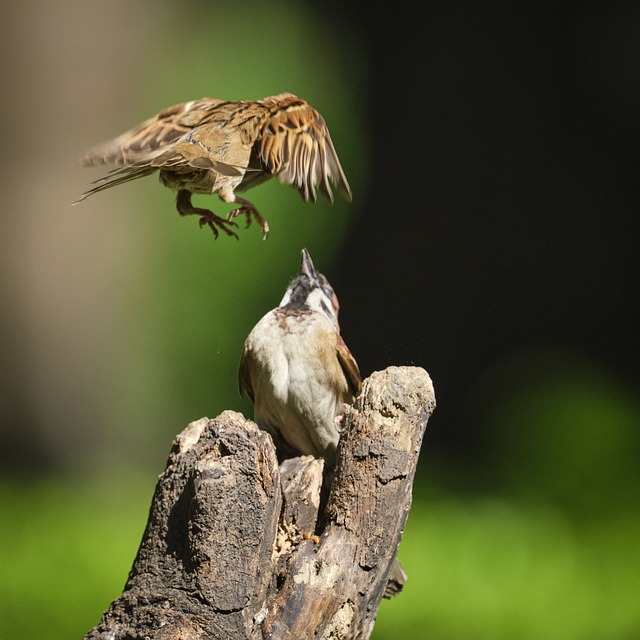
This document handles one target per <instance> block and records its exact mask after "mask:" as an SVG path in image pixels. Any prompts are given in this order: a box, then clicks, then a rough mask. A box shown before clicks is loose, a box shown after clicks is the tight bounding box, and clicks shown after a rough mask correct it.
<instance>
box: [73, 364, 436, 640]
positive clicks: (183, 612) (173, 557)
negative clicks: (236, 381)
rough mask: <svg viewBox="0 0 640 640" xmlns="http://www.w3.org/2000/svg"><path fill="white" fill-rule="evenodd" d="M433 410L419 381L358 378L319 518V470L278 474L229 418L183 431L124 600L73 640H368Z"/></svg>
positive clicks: (250, 427)
mask: <svg viewBox="0 0 640 640" xmlns="http://www.w3.org/2000/svg"><path fill="white" fill-rule="evenodd" d="M434 408H435V396H434V393H433V386H432V383H431V380H430V378H429V375H428V374H427V373H426V371H424V370H423V369H420V368H416V367H389V368H388V369H385V370H384V371H381V372H376V373H374V374H372V375H371V376H370V377H369V378H367V379H366V380H365V381H364V383H363V389H362V392H361V394H360V396H359V397H358V398H357V400H356V402H355V404H354V407H353V408H349V409H348V410H347V411H346V414H345V421H344V428H343V433H342V437H341V440H340V445H339V447H338V455H337V460H336V471H335V476H334V478H333V482H332V484H331V489H330V492H329V496H328V499H327V500H326V504H324V503H323V504H321V500H320V495H321V487H322V471H323V461H322V460H316V459H314V458H312V457H310V456H302V457H299V458H292V459H290V460H286V461H284V462H283V463H282V464H281V465H280V467H278V462H277V458H276V454H275V450H274V447H273V444H272V442H271V438H270V437H269V436H268V435H267V434H266V433H265V432H263V431H261V430H260V429H258V427H257V426H256V425H255V424H254V423H253V422H251V421H250V420H246V419H245V418H244V417H243V416H242V415H241V414H239V413H236V412H234V411H225V412H223V413H222V414H221V415H219V416H218V417H217V418H215V419H213V420H209V419H207V418H202V419H201V420H198V421H197V422H193V423H191V424H190V425H188V426H187V427H186V428H185V429H184V431H182V433H180V435H178V436H177V438H176V440H175V442H174V444H173V447H172V449H171V452H170V455H169V459H168V462H167V466H166V469H165V471H164V472H163V474H162V475H161V476H160V478H159V480H158V484H157V486H156V490H155V494H154V497H153V501H152V505H151V510H150V513H149V519H148V522H147V526H146V529H145V532H144V535H143V538H142V542H141V544H140V548H139V550H138V554H137V557H136V559H135V561H134V563H133V567H132V569H131V571H130V573H129V578H128V581H127V583H126V585H125V589H124V592H123V593H122V595H121V596H120V597H118V598H117V599H116V600H114V601H113V603H112V604H111V606H110V607H109V609H108V610H107V611H106V612H105V613H104V615H103V616H102V619H101V621H100V623H99V624H98V625H97V626H96V627H94V628H93V629H92V630H91V631H90V632H89V633H88V634H87V635H86V636H85V640H107V639H108V640H134V639H136V640H137V639H140V640H142V639H143V638H145V639H153V640H168V639H170V638H171V639H179V640H195V639H201V638H202V639H205V638H206V639H207V640H210V639H217V638H220V639H224V640H228V639H236V638H237V639H245V638H246V639H254V638H255V639H258V638H270V639H285V638H286V639H291V640H302V639H304V638H335V639H344V640H346V639H351V638H369V636H370V635H371V632H372V630H373V625H374V622H375V617H376V614H377V610H378V606H379V604H380V600H381V599H382V597H383V593H384V591H385V588H386V586H387V578H388V574H389V570H390V568H391V566H392V563H393V561H394V559H395V557H396V552H397V548H398V545H399V544H400V539H401V537H402V532H403V529H404V524H405V520H406V517H407V513H408V511H409V508H410V506H411V490H412V485H413V478H414V475H415V469H416V464H417V460H418V454H419V451H420V446H421V443H422V436H423V434H424V429H425V427H426V424H427V421H428V419H429V416H430V415H431V413H432V412H433V409H434ZM408 570H409V572H411V567H408Z"/></svg>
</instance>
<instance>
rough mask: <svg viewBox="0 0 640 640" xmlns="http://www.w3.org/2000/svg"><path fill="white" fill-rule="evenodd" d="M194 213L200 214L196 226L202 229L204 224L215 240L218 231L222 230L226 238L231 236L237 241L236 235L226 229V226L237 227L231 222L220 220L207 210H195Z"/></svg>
mask: <svg viewBox="0 0 640 640" xmlns="http://www.w3.org/2000/svg"><path fill="white" fill-rule="evenodd" d="M195 211H196V212H197V213H198V214H200V220H198V224H199V225H200V228H201V229H202V227H204V225H205V224H206V225H207V226H208V227H209V229H211V231H213V235H214V237H215V238H217V237H218V235H219V233H218V229H222V231H224V232H225V233H226V234H227V235H228V236H233V237H234V238H235V239H236V240H238V234H237V233H235V231H232V230H231V229H228V228H227V226H231V227H236V228H237V227H238V225H237V224H236V223H235V222H232V221H231V220H226V219H225V218H221V217H220V216H217V215H216V214H215V213H213V211H209V210H208V209H195Z"/></svg>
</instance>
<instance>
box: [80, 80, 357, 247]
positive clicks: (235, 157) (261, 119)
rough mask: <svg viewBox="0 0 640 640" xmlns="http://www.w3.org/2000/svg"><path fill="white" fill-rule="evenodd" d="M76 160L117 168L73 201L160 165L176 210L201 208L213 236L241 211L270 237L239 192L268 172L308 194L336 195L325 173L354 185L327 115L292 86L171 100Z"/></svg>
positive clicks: (340, 186)
mask: <svg viewBox="0 0 640 640" xmlns="http://www.w3.org/2000/svg"><path fill="white" fill-rule="evenodd" d="M81 162H82V164H83V165H84V166H97V165H115V168H114V169H112V170H111V171H110V172H109V173H108V174H107V175H106V176H104V177H102V178H99V179H98V180H96V181H94V182H93V185H94V186H93V187H92V188H91V189H89V190H87V191H86V192H85V193H83V194H82V196H81V197H80V199H79V200H78V201H77V202H81V201H82V200H84V199H85V198H87V197H88V196H90V195H92V194H94V193H97V192H98V191H102V190H104V189H108V188H109V187H114V186H116V185H119V184H124V183H125V182H129V181H130V180H136V179H137V178H143V177H145V176H148V175H151V174H152V173H155V172H156V171H159V172H160V181H161V182H162V184H164V185H165V186H166V187H168V188H170V189H173V190H175V191H177V192H178V195H177V200H176V207H177V209H178V212H179V213H180V215H181V216H187V215H196V216H199V218H200V226H201V227H203V226H204V225H207V226H208V227H209V228H210V229H211V230H212V232H213V234H214V236H215V237H216V238H217V237H218V233H219V231H223V232H224V233H226V234H227V235H230V236H234V237H236V238H237V237H238V236H237V234H236V233H235V231H234V230H233V228H234V227H237V224H236V223H235V222H234V220H233V219H234V218H235V217H236V216H239V215H244V216H246V222H247V226H249V225H250V224H251V221H252V220H255V221H256V222H257V223H258V224H259V226H260V228H261V229H262V233H263V238H266V237H267V234H268V232H269V225H268V224H267V221H266V220H265V219H264V218H263V217H262V216H261V215H260V213H259V212H258V210H257V209H256V207H255V206H254V205H253V204H252V203H251V202H250V201H249V200H246V199H244V198H241V197H240V196H238V195H236V192H240V193H242V192H244V191H247V190H248V189H251V188H252V187H255V186H257V185H259V184H261V183H263V182H265V181H266V180H268V179H269V178H272V177H276V178H277V179H278V181H280V182H282V183H284V184H288V185H291V186H293V187H295V188H296V189H298V191H299V192H300V194H301V196H302V198H303V200H304V201H305V202H308V201H309V200H312V201H315V200H316V189H319V190H320V192H321V193H322V194H323V195H324V196H326V198H327V199H328V200H329V201H330V202H333V193H332V191H331V186H330V183H329V180H331V182H333V184H334V186H335V188H336V189H337V190H338V192H339V193H340V194H341V195H342V196H343V197H344V198H345V199H346V200H347V201H351V188H350V187H349V183H348V182H347V178H346V176H345V174H344V171H343V170H342V167H341V165H340V161H339V159H338V155H337V153H336V150H335V148H334V146H333V142H332V141H331V136H330V135H329V129H328V128H327V125H326V123H325V121H324V118H323V117H322V116H321V115H320V113H318V112H317V111H316V110H315V109H314V108H313V107H311V106H310V105H309V104H308V103H307V102H306V101H305V100H303V99H302V98H298V97H297V96H294V95H293V94H291V93H282V94H280V95H277V96H271V97H268V98H264V99H263V100H241V101H238V102H230V101H224V100H218V99H216V98H202V99H200V100H192V101H191V102H185V103H183V104H179V105H176V106H173V107H169V108H168V109H165V110H164V111H161V112H160V113H159V114H157V115H156V116H154V117H152V118H149V119H148V120H145V121H144V122H142V123H141V124H139V125H137V126H136V127H133V128H132V129H130V130H129V131H126V132H125V133H123V134H122V135H120V136H118V137H117V138H114V139H113V140H109V141H108V142H105V143H103V144H99V145H97V146H95V147H93V148H91V149H89V150H88V151H87V152H86V153H85V155H84V156H83V157H82V158H81ZM193 193H199V194H214V193H215V194H217V195H218V197H219V198H220V199H221V200H222V201H223V202H226V203H231V204H235V205H237V206H236V208H235V209H233V210H232V211H231V212H229V213H228V215H227V217H226V218H224V217H222V216H218V215H216V214H215V213H213V211H210V210H208V209H204V208H200V207H194V206H193V205H192V204H191V195H192V194H193ZM77 202H76V203H74V204H77Z"/></svg>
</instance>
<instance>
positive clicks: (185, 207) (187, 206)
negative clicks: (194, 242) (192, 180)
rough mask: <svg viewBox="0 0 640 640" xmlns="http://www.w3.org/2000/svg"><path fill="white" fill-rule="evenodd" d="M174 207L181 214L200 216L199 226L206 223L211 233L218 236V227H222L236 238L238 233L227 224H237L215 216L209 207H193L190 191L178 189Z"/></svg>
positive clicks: (235, 225)
mask: <svg viewBox="0 0 640 640" xmlns="http://www.w3.org/2000/svg"><path fill="white" fill-rule="evenodd" d="M176 208H177V209H178V213H179V214H180V215H181V216H200V220H199V222H200V227H204V225H205V224H206V225H208V226H209V228H210V229H211V231H213V235H214V236H215V237H216V238H217V237H218V229H219V228H220V229H222V230H223V231H224V232H225V233H226V234H227V235H228V236H233V237H234V238H235V239H236V240H238V234H237V233H234V232H233V231H231V229H228V228H227V227H228V226H233V227H237V226H238V225H237V224H236V223H235V222H231V220H225V219H224V218H221V217H220V216H217V215H216V214H215V213H213V211H209V209H201V208H200V207H194V206H193V205H192V204H191V192H190V191H186V190H185V189H181V190H180V191H178V197H177V199H176Z"/></svg>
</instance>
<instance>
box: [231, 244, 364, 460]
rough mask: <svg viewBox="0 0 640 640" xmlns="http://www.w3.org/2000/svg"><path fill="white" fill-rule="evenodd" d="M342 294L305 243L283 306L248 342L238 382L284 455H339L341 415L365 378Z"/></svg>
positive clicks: (329, 457)
mask: <svg viewBox="0 0 640 640" xmlns="http://www.w3.org/2000/svg"><path fill="white" fill-rule="evenodd" d="M338 309H339V306H338V298H337V297H336V294H335V293H334V291H333V289H332V288H331V285H330V284H329V281H328V280H327V279H326V278H325V277H324V276H323V275H322V274H321V273H319V272H318V271H316V269H315V267H314V266H313V262H312V261H311V256H310V255H309V253H308V251H307V250H306V249H303V250H302V261H301V263H300V270H299V272H298V276H297V277H296V278H295V279H294V280H293V281H292V282H291V284H290V285H289V288H288V289H287V291H286V293H285V294H284V298H283V299H282V301H281V302H280V306H279V307H277V308H276V309H273V310H272V311H270V312H269V313H267V314H266V315H265V316H264V317H263V318H262V319H261V320H260V321H259V322H258V324H257V325H256V326H255V327H254V328H253V330H252V331H251V333H250V334H249V337H248V338H247V339H246V341H245V343H244V349H243V352H242V358H241V360H240V369H239V372H238V382H239V386H240V393H246V394H247V395H248V396H249V397H250V398H251V400H252V401H253V403H254V419H255V421H256V423H257V424H258V426H260V427H261V428H262V429H264V430H265V431H268V432H269V433H270V434H271V436H272V437H273V441H274V443H275V445H276V449H277V451H278V453H279V455H280V456H281V457H289V456H294V455H300V454H303V455H313V456H316V457H322V458H325V460H326V462H327V466H328V467H332V466H333V463H334V460H335V453H336V447H337V444H338V439H339V437H340V431H339V429H338V423H339V421H338V420H337V418H338V416H339V415H340V414H342V412H343V408H342V405H343V404H344V403H348V404H351V403H352V402H353V400H354V398H355V396H356V394H357V393H358V392H359V391H360V386H361V383H362V378H361V376H360V369H359V368H358V364H357V363H356V360H355V358H354V357H353V356H352V355H351V352H350V351H349V349H348V348H347V345H346V344H345V343H344V340H343V339H342V337H341V336H340V325H339V324H338Z"/></svg>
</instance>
